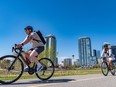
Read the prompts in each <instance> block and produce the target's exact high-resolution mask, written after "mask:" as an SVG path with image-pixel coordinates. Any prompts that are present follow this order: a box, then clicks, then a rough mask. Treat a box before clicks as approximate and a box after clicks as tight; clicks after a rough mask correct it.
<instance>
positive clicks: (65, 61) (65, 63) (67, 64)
mask: <svg viewBox="0 0 116 87" xmlns="http://www.w3.org/2000/svg"><path fill="white" fill-rule="evenodd" d="M64 66H72V59H71V58H66V59H64Z"/></svg>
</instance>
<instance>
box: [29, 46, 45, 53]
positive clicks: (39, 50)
mask: <svg viewBox="0 0 116 87" xmlns="http://www.w3.org/2000/svg"><path fill="white" fill-rule="evenodd" d="M30 50H31V51H33V50H35V51H36V52H37V53H38V54H40V53H41V52H42V51H44V46H39V47H35V48H31V49H30Z"/></svg>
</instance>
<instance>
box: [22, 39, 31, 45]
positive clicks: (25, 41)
mask: <svg viewBox="0 0 116 87" xmlns="http://www.w3.org/2000/svg"><path fill="white" fill-rule="evenodd" d="M30 41H31V38H29V37H26V38H25V40H24V41H23V42H22V43H21V45H22V46H23V45H25V44H27V43H29V42H30Z"/></svg>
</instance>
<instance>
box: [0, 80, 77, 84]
mask: <svg viewBox="0 0 116 87" xmlns="http://www.w3.org/2000/svg"><path fill="white" fill-rule="evenodd" d="M74 80H75V79H50V80H46V81H41V80H31V81H28V80H27V81H25V80H22V81H17V82H15V83H12V84H0V85H5V86H6V85H8V86H9V85H12V86H15V85H26V84H27V85H29V84H49V83H51V84H52V83H65V82H70V81H74Z"/></svg>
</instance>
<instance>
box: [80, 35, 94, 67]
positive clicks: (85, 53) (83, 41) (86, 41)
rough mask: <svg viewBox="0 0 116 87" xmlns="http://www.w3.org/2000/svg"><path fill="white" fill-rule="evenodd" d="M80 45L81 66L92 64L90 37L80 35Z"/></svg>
mask: <svg viewBox="0 0 116 87" xmlns="http://www.w3.org/2000/svg"><path fill="white" fill-rule="evenodd" d="M78 47H79V51H78V52H79V59H80V65H81V66H89V65H91V64H90V63H91V60H90V58H91V56H92V52H91V39H90V38H89V37H80V38H79V39H78Z"/></svg>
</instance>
